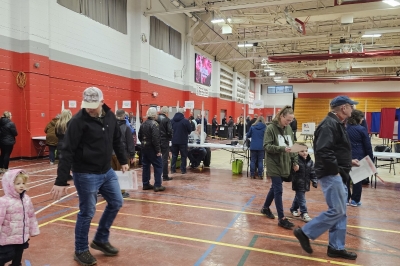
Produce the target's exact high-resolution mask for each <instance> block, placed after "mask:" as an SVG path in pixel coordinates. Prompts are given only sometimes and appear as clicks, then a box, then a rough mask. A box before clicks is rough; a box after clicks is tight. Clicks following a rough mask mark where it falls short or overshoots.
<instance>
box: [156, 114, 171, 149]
mask: <svg viewBox="0 0 400 266" xmlns="http://www.w3.org/2000/svg"><path fill="white" fill-rule="evenodd" d="M157 122H158V124H159V126H160V139H161V141H163V142H164V141H165V142H169V141H170V140H171V139H172V125H171V119H169V118H168V117H167V116H166V115H165V114H159V115H158V119H157Z"/></svg>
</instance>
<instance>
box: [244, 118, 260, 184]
mask: <svg viewBox="0 0 400 266" xmlns="http://www.w3.org/2000/svg"><path fill="white" fill-rule="evenodd" d="M241 119H243V118H241ZM265 128H266V125H265V121H264V117H262V116H259V117H258V118H257V120H256V121H255V122H254V124H253V125H251V127H250V130H249V132H248V133H247V134H246V138H251V142H250V177H251V178H255V174H256V168H257V169H258V178H260V179H262V178H263V175H264V167H263V159H264V146H263V141H264V133H265ZM242 130H243V127H242ZM242 132H243V131H242Z"/></svg>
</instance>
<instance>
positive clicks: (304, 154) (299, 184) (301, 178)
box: [290, 144, 318, 223]
mask: <svg viewBox="0 0 400 266" xmlns="http://www.w3.org/2000/svg"><path fill="white" fill-rule="evenodd" d="M300 145H302V146H304V150H302V151H299V155H298V163H299V171H297V172H296V175H295V176H294V177H293V180H292V189H293V190H294V191H296V195H295V196H294V199H293V203H292V207H291V208H290V212H291V213H292V215H293V216H294V217H301V219H302V220H303V221H304V222H306V223H307V222H309V221H311V220H312V219H311V217H310V216H309V215H308V211H307V205H306V191H310V182H312V186H313V187H315V188H317V187H318V180H317V177H316V176H315V171H314V162H313V160H311V157H310V155H309V154H308V147H307V145H305V144H300ZM298 209H300V213H299V212H298Z"/></svg>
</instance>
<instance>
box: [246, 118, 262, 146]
mask: <svg viewBox="0 0 400 266" xmlns="http://www.w3.org/2000/svg"><path fill="white" fill-rule="evenodd" d="M266 128H267V126H266V125H265V124H264V123H260V122H259V123H257V124H256V125H252V126H251V127H250V130H249V132H247V134H246V137H247V138H251V142H250V150H252V151H262V150H264V133H265V129H266Z"/></svg>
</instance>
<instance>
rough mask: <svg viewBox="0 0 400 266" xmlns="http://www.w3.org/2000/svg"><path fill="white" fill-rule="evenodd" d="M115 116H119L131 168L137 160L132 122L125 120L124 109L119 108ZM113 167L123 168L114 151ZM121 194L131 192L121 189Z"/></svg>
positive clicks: (115, 169) (126, 196) (118, 119)
mask: <svg viewBox="0 0 400 266" xmlns="http://www.w3.org/2000/svg"><path fill="white" fill-rule="evenodd" d="M115 117H116V118H117V124H118V126H119V128H120V130H121V141H122V145H123V146H124V152H125V156H126V160H127V162H128V167H129V169H130V168H131V163H133V161H134V160H135V144H134V142H133V137H132V128H131V127H130V124H127V123H126V121H125V120H126V119H125V110H124V109H119V110H117V111H116V112H115ZM111 168H112V169H113V170H114V171H119V170H120V169H121V164H120V163H119V161H118V158H117V156H116V155H115V152H114V151H113V154H112V157H111ZM121 194H122V197H123V198H128V197H129V193H128V192H126V191H125V190H121Z"/></svg>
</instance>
